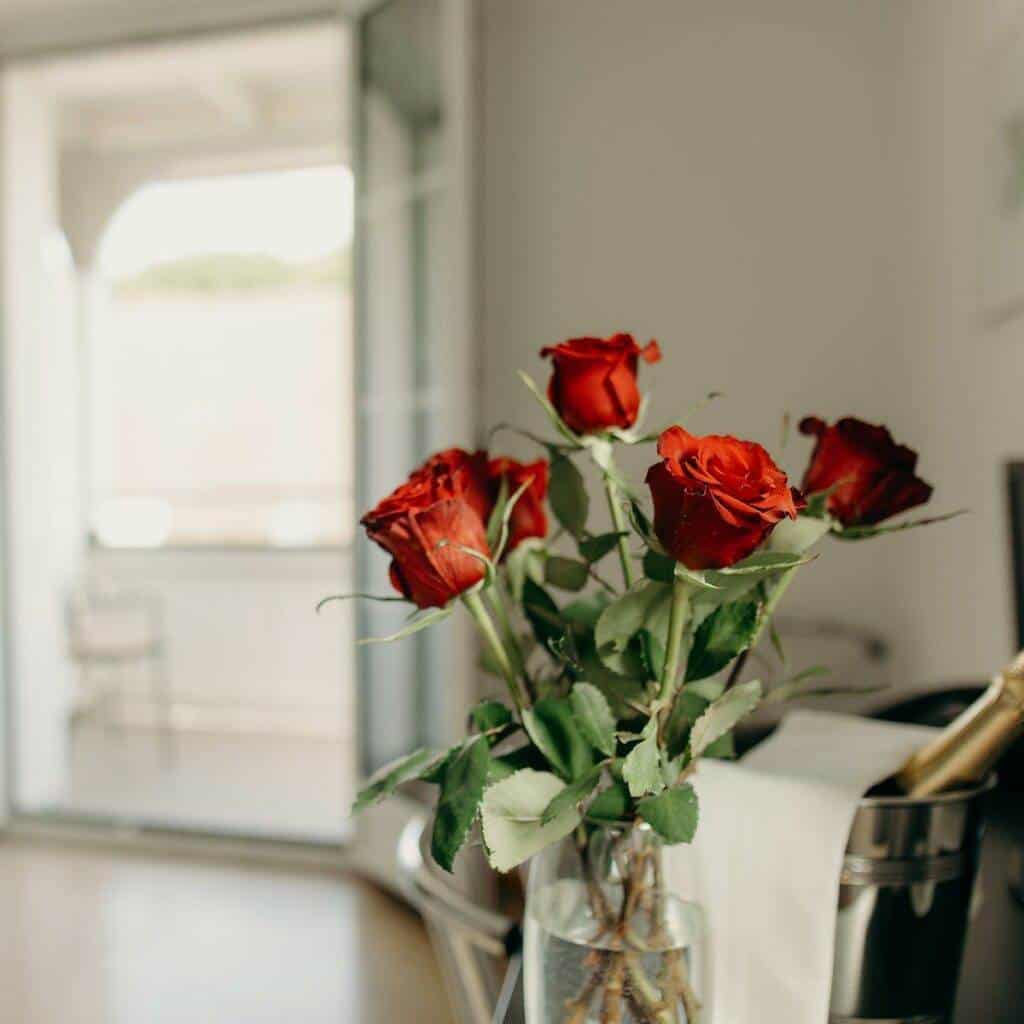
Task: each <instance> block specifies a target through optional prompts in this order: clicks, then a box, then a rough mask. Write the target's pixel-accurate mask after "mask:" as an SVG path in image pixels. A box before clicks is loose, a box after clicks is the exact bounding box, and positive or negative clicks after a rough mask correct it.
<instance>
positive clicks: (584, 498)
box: [548, 455, 590, 538]
mask: <svg viewBox="0 0 1024 1024" xmlns="http://www.w3.org/2000/svg"><path fill="white" fill-rule="evenodd" d="M548 502H549V503H550V505H551V511H552V512H554V514H555V518H556V519H557V520H558V521H559V523H561V524H562V526H563V527H564V528H565V529H566V530H567V531H568V532H569V533H570V534H572V536H573V537H576V538H580V537H583V536H585V535H586V529H587V513H588V512H589V510H590V498H589V496H588V495H587V489H586V487H585V486H584V483H583V476H582V474H581V473H580V471H579V470H578V469H577V468H576V466H575V465H574V464H573V462H572V460H571V459H570V458H568V457H567V456H565V455H557V456H555V457H554V458H552V460H551V469H550V477H549V480H548Z"/></svg>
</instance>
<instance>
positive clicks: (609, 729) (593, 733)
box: [569, 683, 615, 757]
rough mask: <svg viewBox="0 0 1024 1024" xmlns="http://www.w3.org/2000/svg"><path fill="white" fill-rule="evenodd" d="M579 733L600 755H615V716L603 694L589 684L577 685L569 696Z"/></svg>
mask: <svg viewBox="0 0 1024 1024" xmlns="http://www.w3.org/2000/svg"><path fill="white" fill-rule="evenodd" d="M569 703H570V704H571V705H572V709H573V711H574V712H575V713H576V721H577V723H578V724H579V728H580V732H582V733H583V735H584V736H585V737H586V739H587V740H588V741H589V742H590V743H591V744H592V745H593V746H594V747H595V748H596V749H597V750H600V751H601V753H602V754H606V755H607V756H608V757H612V756H614V754H615V716H614V715H613V714H612V709H611V708H610V707H609V706H608V701H607V700H605V696H604V694H603V693H602V692H601V691H600V690H599V689H598V688H597V687H596V686H592V685H591V684H590V683H577V684H576V685H575V686H574V687H573V688H572V693H570V694H569Z"/></svg>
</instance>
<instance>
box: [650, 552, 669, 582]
mask: <svg viewBox="0 0 1024 1024" xmlns="http://www.w3.org/2000/svg"><path fill="white" fill-rule="evenodd" d="M644 575H645V576H646V577H647V578H648V579H649V580H657V581H658V582H659V583H671V582H672V581H673V580H674V579H675V578H676V562H675V559H673V558H669V557H668V555H663V554H661V552H659V551H655V550H654V549H653V548H648V549H647V551H646V552H645V553H644Z"/></svg>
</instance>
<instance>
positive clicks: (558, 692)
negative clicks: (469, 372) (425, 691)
mask: <svg viewBox="0 0 1024 1024" xmlns="http://www.w3.org/2000/svg"><path fill="white" fill-rule="evenodd" d="M541 355H542V356H544V357H548V358H550V359H551V361H552V364H553V370H552V375H551V379H550V383H549V385H548V389H547V395H546V397H545V395H544V394H543V393H542V392H541V391H540V390H539V389H538V388H537V386H536V385H535V384H534V382H533V381H532V380H531V379H530V378H529V377H527V376H526V375H525V374H524V375H522V377H523V381H524V383H525V385H526V386H527V387H528V388H529V389H530V391H531V392H532V393H533V395H534V397H535V398H536V399H537V401H538V402H539V403H540V404H541V405H542V406H543V408H544V411H545V412H546V414H547V416H548V419H549V420H550V423H551V426H552V428H553V436H552V437H551V438H541V437H537V436H535V435H532V434H526V435H525V436H527V437H529V438H530V439H531V440H532V441H534V442H536V443H537V444H538V445H540V447H541V448H542V449H543V451H544V456H545V457H544V458H541V459H538V460H537V461H535V462H531V463H525V464H524V463H520V462H516V461H515V460H513V459H511V458H506V457H496V456H494V455H492V454H490V453H489V452H486V451H477V452H466V451H463V450H461V449H458V448H453V449H449V450H447V451H443V452H440V453H438V454H436V455H434V456H432V457H431V458H430V459H428V460H427V461H426V462H425V463H424V464H423V465H422V466H420V467H419V468H418V469H416V470H415V471H414V472H413V473H412V474H411V476H410V477H409V479H408V480H407V481H406V482H405V483H403V484H402V485H401V486H400V487H398V488H397V489H396V490H395V491H394V492H393V493H392V494H390V495H388V496H387V497H386V498H384V499H383V500H382V501H381V502H380V503H379V504H378V505H377V506H376V507H375V508H374V509H372V510H371V511H369V512H367V513H366V515H365V516H364V517H363V519H362V525H363V526H364V527H365V529H366V532H367V535H368V536H369V537H370V539H371V540H373V541H374V542H376V543H377V544H379V545H380V546H381V547H382V548H384V549H385V550H386V551H387V552H388V553H389V554H390V555H391V557H392V563H391V573H390V576H391V583H392V584H393V586H394V588H395V590H396V591H397V592H398V594H399V595H401V596H400V597H389V598H381V600H404V601H408V602H409V603H410V604H412V605H413V606H415V607H414V610H413V614H412V615H411V617H410V620H409V622H408V624H407V626H406V627H405V629H403V630H402V631H401V632H400V633H398V634H396V635H395V636H393V637H387V638H383V639H388V640H397V639H400V638H401V637H403V636H407V635H409V634H410V633H413V632H416V631H417V630H420V629H424V628H426V627H428V626H430V625H431V624H433V623H436V622H439V621H441V620H442V619H444V618H446V617H447V616H449V615H452V614H453V613H454V612H455V611H456V609H457V608H459V607H460V606H461V607H462V608H464V609H465V610H466V611H467V612H468V613H469V615H470V616H471V617H472V619H473V621H474V622H475V624H476V626H477V627H478V629H479V633H480V638H481V641H482V652H483V655H482V661H483V665H484V666H485V667H486V669H487V670H488V671H490V672H492V673H493V674H495V675H496V676H498V677H500V678H501V680H503V682H504V684H505V686H506V688H507V693H508V701H507V702H506V701H501V700H486V701H484V702H482V703H481V704H479V705H477V706H476V707H475V708H474V709H473V711H472V712H471V714H470V734H469V735H468V736H467V737H466V739H465V740H464V741H463V742H461V743H459V744H457V745H456V746H454V747H452V748H451V749H448V750H440V751H435V750H417V751H415V752H414V753H411V754H409V755H408V756H407V757H405V758H402V759H401V760H399V761H398V762H396V763H394V764H391V765H389V766H387V767H386V768H384V769H383V770H382V771H380V772H379V773H378V774H377V775H376V776H375V777H374V778H373V779H371V780H370V782H369V784H368V785H367V786H366V788H365V789H364V790H363V791H362V792H361V793H360V795H359V797H358V800H357V801H356V805H355V806H356V810H358V809H361V808H364V807H367V806H369V805H370V804H373V803H375V802H377V801H379V800H381V799H383V798H385V797H386V796H388V794H390V793H391V792H392V791H393V790H394V789H395V788H396V787H397V786H399V785H400V784H402V783H403V782H406V781H408V780H411V779H423V780H426V781H427V782H430V783H434V784H436V785H437V786H438V789H439V796H438V803H437V809H436V814H435V819H434V825H433V835H432V852H433V856H434V858H435V859H436V861H437V862H438V863H439V864H440V865H442V866H443V867H444V868H446V869H448V870H451V868H452V865H453V862H454V859H455V856H456V854H457V853H458V851H459V849H460V848H461V847H462V846H463V844H464V843H465V842H466V840H467V837H468V836H469V835H470V832H471V830H472V829H473V828H474V826H475V825H476V823H477V822H479V823H480V826H481V835H482V839H483V843H484V846H485V848H486V851H487V855H488V857H489V859H490V861H491V863H492V865H493V866H494V867H495V868H497V869H499V870H501V871H507V870H509V869H510V868H512V867H514V866H515V865H517V864H519V863H521V862H522V861H524V860H525V859H526V858H528V857H531V856H532V855H534V854H536V853H537V852H539V851H540V850H541V849H543V848H544V847H545V846H547V845H548V844H550V843H553V842H555V841H557V840H559V839H561V838H563V837H565V836H568V835H569V834H571V833H573V831H574V830H577V829H578V828H579V827H580V826H581V824H585V823H609V822H615V823H626V824H629V823H637V822H645V823H647V825H648V826H649V827H650V828H651V829H653V830H654V831H655V832H656V833H657V834H658V835H659V836H660V837H661V838H662V839H663V840H664V841H665V842H667V843H681V842H689V841H690V840H691V839H692V837H693V835H694V832H695V829H696V827H697V817H698V808H697V798H696V794H695V792H694V790H693V788H692V787H691V785H690V784H689V782H688V779H689V777H690V775H691V774H692V773H693V772H694V770H695V769H696V767H697V765H698V764H699V762H700V759H701V758H708V757H730V756H732V754H733V746H732V731H733V729H734V727H735V726H736V724H737V722H738V721H739V720H740V719H742V718H743V717H744V716H746V715H748V714H749V713H750V712H751V711H752V710H753V709H754V708H755V707H756V706H757V705H758V703H759V702H760V701H761V700H762V699H766V698H768V699H770V698H771V697H772V696H773V694H774V695H776V696H780V695H782V694H785V695H787V696H790V695H793V694H798V693H806V692H809V691H811V690H812V689H813V688H814V687H816V686H817V685H819V684H817V683H815V682H814V674H813V673H804V674H801V675H797V676H795V677H792V678H790V679H789V680H787V681H785V682H784V683H783V684H782V685H781V686H780V687H778V688H777V689H776V690H775V691H772V692H769V693H768V694H765V693H764V692H763V690H762V684H761V683H760V682H759V681H757V680H754V681H749V682H744V683H738V682H737V680H738V679H739V677H740V672H739V669H740V668H741V667H742V663H743V659H745V657H746V654H747V652H749V651H750V649H751V648H752V647H753V646H754V645H755V644H756V643H757V642H758V640H759V638H760V637H761V636H762V635H763V634H765V633H766V631H767V632H768V633H769V634H771V633H772V625H771V620H772V615H773V612H774V611H775V608H776V606H777V605H778V602H779V600H780V598H781V597H782V596H783V594H784V593H785V591H786V588H787V587H788V586H789V584H790V582H791V580H792V579H793V576H794V573H795V572H796V571H797V570H798V569H799V568H800V567H801V566H804V565H806V564H807V563H809V562H811V561H812V560H813V559H814V558H815V557H816V555H815V554H814V553H813V549H814V548H815V546H816V545H817V544H818V542H819V541H821V540H822V539H823V538H824V537H826V535H828V536H830V537H833V538H837V539H839V540H861V539H865V538H869V537H874V536H877V535H878V534H881V533H883V532H887V531H891V530H899V529H905V528H907V527H910V526H915V525H920V524H922V523H925V522H935V521H937V519H944V518H948V517H947V516H941V517H937V518H933V519H927V520H923V519H922V520H916V521H909V522H903V523H901V524H899V525H895V526H894V525H886V526H883V525H880V524H881V523H882V522H883V521H884V520H887V519H889V518H890V517H892V516H895V515H897V514H898V513H901V512H904V511H905V510H907V509H910V508H913V507H915V506H918V505H921V504H923V503H924V502H926V501H927V500H928V499H929V497H930V496H931V487H929V485H928V484H926V483H925V482H924V481H922V480H921V479H919V478H918V477H917V476H916V474H915V464H916V458H917V457H916V454H915V453H914V452H913V451H911V450H910V449H909V448H906V447H904V446H902V445H898V444H896V443H895V442H894V441H893V439H892V437H891V436H890V434H889V432H888V430H886V429H885V428H884V427H881V426H873V425H871V424H868V423H864V422H862V421H861V420H858V419H854V418H845V419H841V420H839V421H838V422H836V423H834V424H832V425H827V424H826V423H825V422H823V421H822V420H820V419H818V418H816V417H808V418H806V419H804V420H803V421H802V422H801V423H800V430H801V432H802V433H804V434H809V435H811V436H813V437H814V438H815V445H814V450H813V452H812V454H811V458H810V463H809V465H808V467H807V469H806V471H805V473H804V475H803V479H802V483H801V486H800V488H799V489H797V488H795V487H793V486H791V484H790V481H789V479H788V478H787V476H786V473H785V472H784V471H783V470H782V469H780V468H779V466H778V465H777V464H776V462H775V461H774V460H773V458H772V456H771V455H770V454H769V453H768V452H767V451H766V450H765V449H764V448H763V447H761V445H759V444H755V443H754V442H751V441H744V440H740V439H738V438H736V437H732V436H729V435H717V434H713V435H707V436H704V437H699V436H696V435H694V434H692V433H690V432H689V431H688V430H687V429H686V428H685V427H684V426H681V425H674V426H669V427H668V428H667V429H665V430H662V431H659V432H657V433H653V434H648V433H644V432H643V431H642V430H641V428H640V426H639V421H640V419H641V415H642V406H643V402H642V400H641V395H640V391H639V389H638V385H637V374H638V367H639V362H640V360H644V361H645V362H647V363H656V362H658V360H659V359H660V358H661V356H660V351H659V349H658V345H657V343H656V342H653V341H652V342H650V343H649V344H648V345H646V346H645V347H643V348H641V347H640V346H639V345H638V344H637V343H636V341H635V340H634V339H633V337H632V336H631V335H628V334H617V335H615V336H613V337H611V338H607V339H600V338H576V339H573V340H571V341H567V342H564V343H563V344H560V345H557V346H554V347H551V348H545V349H543V350H542V351H541ZM506 429H512V428H506ZM519 433H525V432H522V431H520V432H519ZM651 443H656V449H657V456H656V458H654V459H653V461H652V463H651V465H650V468H649V469H648V470H647V472H646V476H645V479H644V483H645V484H646V488H640V487H637V486H636V485H635V484H634V483H633V482H631V481H629V480H627V479H626V478H625V476H624V475H623V474H622V472H621V471H620V470H619V468H618V467H617V465H616V461H615V453H616V449H617V448H620V447H623V446H627V447H634V446H640V445H648V444H651ZM588 459H589V460H590V461H591V462H592V463H593V464H594V465H595V466H596V474H597V475H598V476H599V477H600V480H601V482H602V486H603V491H604V495H605V497H606V499H607V503H608V508H609V511H610V514H611V529H610V530H603V531H601V532H596V533H595V532H593V531H592V530H591V529H590V528H589V526H588V522H589V518H590V517H589V510H590V497H589V495H588V492H587V488H586V486H585V483H584V477H583V474H582V473H581V471H580V468H579V465H578V463H579V462H580V461H581V460H588ZM545 501H546V502H547V505H548V506H549V508H550V511H551V513H552V514H553V516H554V519H555V521H556V523H557V527H556V528H555V529H554V530H553V531H552V530H550V529H549V522H548V512H547V509H546V508H545ZM616 561H617V563H618V566H617V570H616V569H615V568H614V562H616ZM773 639H775V642H776V646H777V647H778V641H777V638H774V637H773ZM364 642H375V641H364ZM780 657H781V649H780ZM730 667H731V669H730Z"/></svg>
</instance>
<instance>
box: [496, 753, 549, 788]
mask: <svg viewBox="0 0 1024 1024" xmlns="http://www.w3.org/2000/svg"><path fill="white" fill-rule="evenodd" d="M524 768H533V769H534V770H535V771H540V772H546V771H547V769H548V763H547V761H545V760H544V758H543V757H542V756H541V754H540V751H539V750H537V748H536V747H535V746H533V744H532V743H525V744H523V746H521V747H517V748H516V749H515V750H510V751H509V752H508V753H506V754H501V755H495V753H494V751H493V750H492V751H491V764H490V768H489V769H488V772H487V784H488V785H490V784H491V783H492V782H497V781H498V780H499V779H505V778H508V776H509V775H514V774H515V773H516V772H519V771H522V770H523V769H524Z"/></svg>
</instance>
